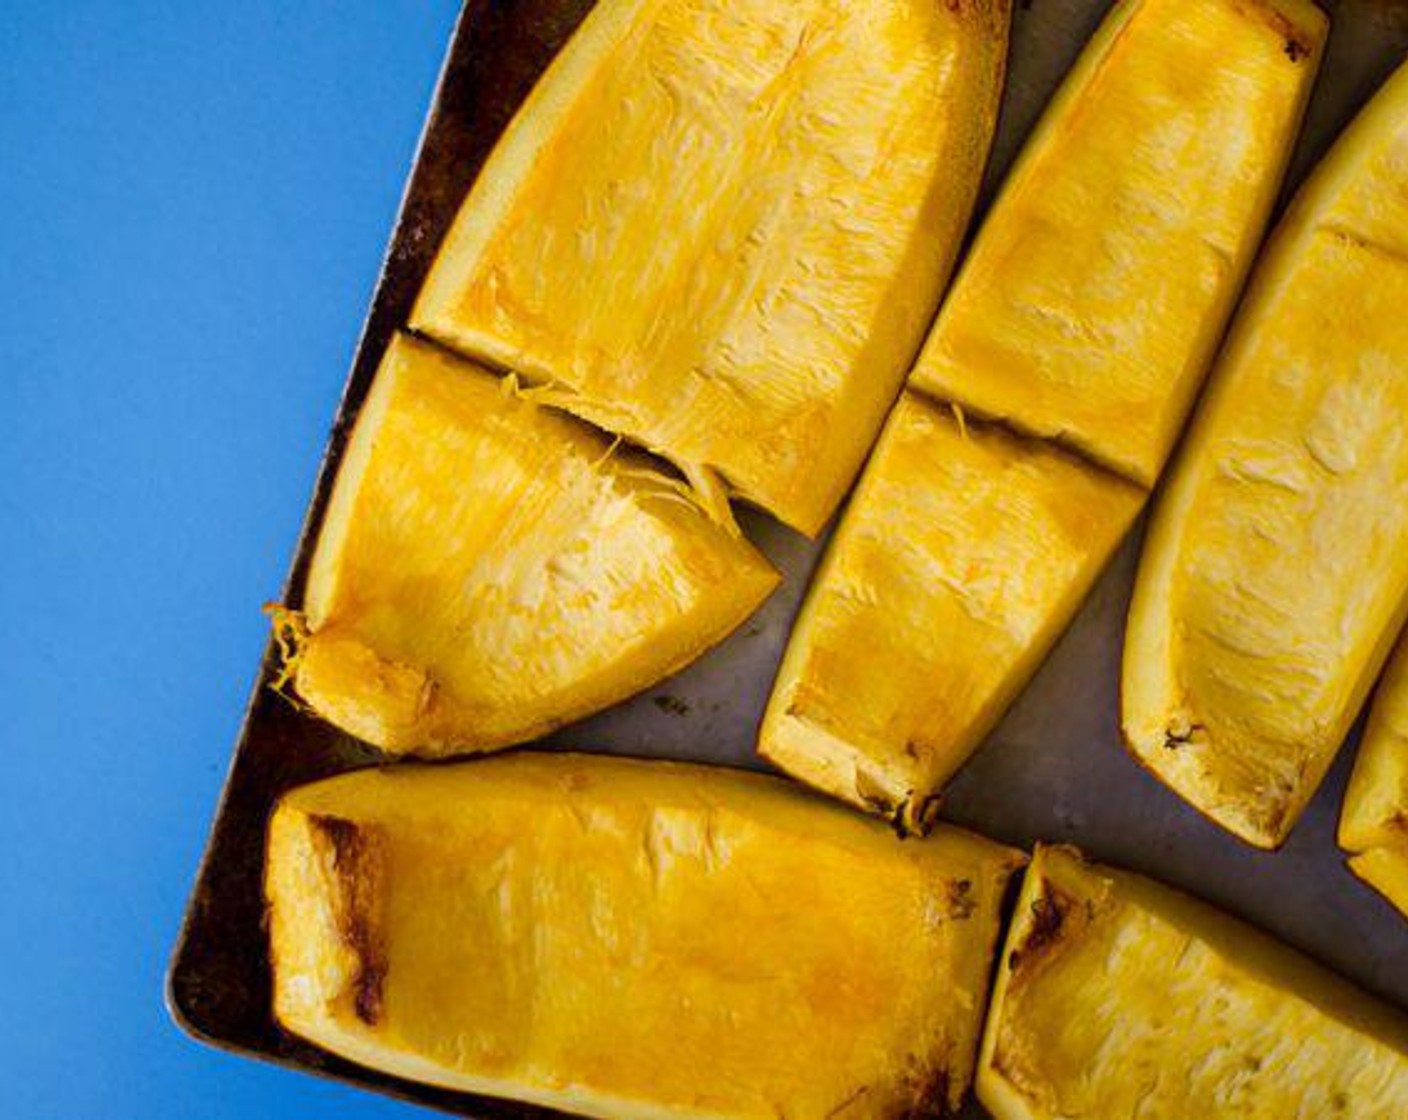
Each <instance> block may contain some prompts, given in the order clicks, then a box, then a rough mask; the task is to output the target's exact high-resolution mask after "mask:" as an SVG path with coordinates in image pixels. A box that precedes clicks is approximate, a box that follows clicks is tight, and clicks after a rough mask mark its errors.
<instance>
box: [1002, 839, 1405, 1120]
mask: <svg viewBox="0 0 1408 1120" xmlns="http://www.w3.org/2000/svg"><path fill="white" fill-rule="evenodd" d="M977 1087H978V1097H979V1099H980V1100H981V1101H982V1102H983V1104H984V1105H986V1106H987V1108H988V1110H989V1111H990V1112H991V1113H992V1115H993V1116H994V1117H995V1118H996V1120H1072V1118H1075V1117H1091V1118H1094V1117H1100V1118H1102V1120H1136V1118H1139V1117H1169V1118H1174V1117H1178V1118H1184V1117H1187V1118H1193V1117H1199V1118H1202V1117H1222V1116H1226V1117H1232V1116H1235V1117H1238V1118H1239V1120H1290V1118H1292V1117H1302V1118H1305V1120H1310V1118H1312V1117H1314V1118H1316V1120H1320V1118H1325V1120H1329V1118H1343V1120H1370V1118H1373V1120H1390V1118H1391V1117H1400V1116H1408V1019H1405V1018H1404V1017H1403V1016H1402V1014H1401V1013H1398V1012H1396V1011H1394V1010H1392V1009H1390V1008H1388V1007H1387V1006H1385V1005H1382V1004H1380V1003H1378V1002H1376V1001H1375V1000H1373V999H1371V998H1370V997H1368V996H1366V995H1364V994H1363V993H1361V992H1359V991H1358V990H1357V989H1355V988H1353V987H1351V986H1350V985H1349V984H1347V983H1346V982H1345V981H1343V980H1341V979H1340V978H1339V977H1337V976H1335V975H1333V974H1332V973H1330V972H1328V971H1326V970H1324V969H1322V968H1320V967H1319V966H1318V965H1316V964H1314V963H1312V962H1311V961H1309V960H1307V959H1306V958H1305V957H1302V956H1300V955H1299V954H1298V953H1295V952H1293V951H1291V950H1290V949H1288V948H1287V947H1285V946H1284V945H1281V944H1280V943H1278V942H1276V941H1274V940H1273V939H1272V938H1270V937H1267V936H1266V935H1265V934H1263V933H1260V932H1259V931H1256V930H1253V929H1252V928H1250V927H1249V926H1246V925H1243V924H1242V923H1241V922H1238V921H1236V920H1234V919H1232V918H1230V917H1228V916H1226V915H1224V914H1221V913H1219V912H1217V911H1216V910H1214V909H1212V908H1211V907H1209V906H1206V905H1205V904H1203V903H1201V902H1198V901H1196V900H1194V899H1192V898H1189V897H1188V896H1186V895H1184V894H1181V893H1179V892H1178V891H1175V890H1172V889H1170V888H1168V887H1165V886H1162V885H1160V884H1158V883H1155V882H1152V881H1151V880H1148V879H1144V878H1141V877H1140V876H1137V875H1132V874H1129V873H1128V872H1124V871H1117V870H1115V869H1113V868H1109V867H1102V866H1098V865H1095V864H1090V863H1086V862H1085V861H1084V860H1083V859H1082V858H1081V857H1080V855H1079V853H1077V852H1074V851H1072V850H1071V849H1063V848H1051V847H1039V848H1038V849H1037V852H1036V856H1035V858H1034V859H1033V860H1032V863H1031V866H1030V868H1029V869H1028V871H1027V873H1026V878H1025V880H1024V882H1023V884H1022V892H1021V895H1020V897H1019V898H1018V901H1017V913H1016V917H1015V919H1014V920H1013V922H1012V924H1011V926H1010V928H1009V930H1008V934H1007V944H1006V946H1005V948H1004V950H1003V955H1002V959H1001V963H1000V964H999V965H998V979H997V985H996V989H995V991H994V994H993V999H992V1005H991V1007H990V1009H989V1011H988V1017H987V1026H986V1028H985V1030H984V1036H983V1046H982V1056H981V1059H980V1061H979V1067H978V1077H977Z"/></svg>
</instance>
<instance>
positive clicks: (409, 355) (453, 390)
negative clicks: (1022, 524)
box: [276, 336, 778, 755]
mask: <svg viewBox="0 0 1408 1120" xmlns="http://www.w3.org/2000/svg"><path fill="white" fill-rule="evenodd" d="M777 580H778V576H777V573H776V572H775V571H774V570H773V569H772V568H771V566H770V565H769V564H768V563H767V561H766V560H765V559H764V558H763V557H762V555H761V554H759V553H758V552H756V551H755V550H754V549H753V548H752V547H751V546H750V545H749V544H748V543H747V542H746V541H744V540H742V539H740V538H739V537H738V536H737V535H736V533H733V532H730V531H729V529H728V528H726V527H725V526H722V525H718V524H716V523H714V522H713V521H711V520H710V519H709V518H708V517H706V516H705V514H704V513H702V512H701V511H700V510H699V508H698V507H697V506H696V505H695V504H694V501H693V500H692V497H691V495H690V492H689V490H688V488H687V487H684V486H683V485H682V484H681V483H679V482H677V481H672V480H670V479H668V478H666V477H664V476H662V475H660V474H659V473H658V472H656V471H652V470H650V469H648V467H646V466H645V464H644V463H642V462H637V461H635V460H634V459H632V457H631V456H629V455H622V454H618V453H615V452H613V448H612V446H611V444H610V442H609V441H608V440H607V439H606V438H605V437H604V436H602V435H601V434H600V433H597V432H595V431H593V430H591V429H590V428H588V427H587V426H586V425H584V424H582V423H581V422H579V421H577V420H574V419H573V418H571V417H568V416H563V415H560V414H557V413H554V412H553V411H551V410H550V409H546V408H543V407H541V406H539V405H537V404H535V403H533V402H532V401H531V400H527V399H524V397H523V396H522V395H521V394H519V393H518V392H517V391H516V390H515V387H514V384H513V382H512V381H506V380H502V379H500V378H497V377H495V376H494V375H492V374H490V373H489V372H487V371H485V370H484V369H482V368H480V367H478V366H475V365H473V364H471V363H469V362H465V361H462V360H460V359H458V358H455V357H453V356H451V355H449V354H447V353H445V352H443V351H441V350H440V349H439V348H438V347H435V346H432V345H430V344H428V343H424V342H418V341H416V340H414V339H411V338H409V337H405V336H398V337H397V338H396V339H395V340H394V341H393V342H392V343H391V346H390V348H389V349H388V350H387V353H386V356H385V358H384V359H383V361H382V363H381V366H380V368H379V369H378V371H377V375H376V380H375V382H374V384H373V386H372V389H371V393H370V395H369V396H368V398H367V401H366V403H365V404H364V405H363V407H362V411H361V414H360V415H359V417H358V419H357V424H356V428H355V430H354V432H353V434H352V438H351V441H350V443H349V444H348V447H347V451H346V455H345V457H344V459H343V462H342V466H341V468H340V470H339V472H338V477H337V482H336V485H335V488H334V490H333V495H332V499H331V502H330V504H329V506H328V510H327V514H326V517H325V519H324V523H323V528H322V532H321V534H320V536H319V538H318V545H317V550H316V552H315V554H314V557H313V562H312V566H311V569H310V572H309V576H308V584H307V589H306V593H305V596H304V601H303V610H302V612H301V613H298V614H294V613H291V612H286V611H281V612H277V615H276V617H277V620H278V625H279V627H280V632H281V634H282V635H283V636H284V637H285V639H291V641H289V642H288V645H289V650H288V652H289V664H288V672H289V673H290V674H291V676H292V680H293V684H294V687H295V688H296V690H297V692H298V695H299V696H300V697H302V699H303V700H304V701H306V702H307V703H308V704H309V705H310V706H311V707H312V708H313V709H314V710H315V711H316V712H317V713H318V714H319V715H321V716H323V717H324V718H325V719H327V720H329V721H330V722H332V723H334V724H337V725H338V726H339V727H341V728H343V729H344V730H346V731H349V732H351V733H352V734H354V735H357V736H359V737H361V738H363V739H365V740H366V741H367V742H369V743H372V744H374V745H375V746H378V747H380V748H382V749H383V750H386V751H388V752H392V753H397V754H401V753H408V752H409V753H415V754H421V755H445V754H455V753H461V752H466V751H479V750H487V749H490V748H494V747H500V746H504V745H506V744H509V743H514V742H522V741H524V740H527V739H530V738H532V737H534V736H535V735H538V734H540V733H542V732H544V731H546V730H548V729H550V728H552V727H555V726H558V725H560V724H562V723H565V722H568V721H570V720H572V719H575V718H578V717H580V716H583V715H586V714H587V713H589V712H592V711H595V710H596V709H599V708H603V707H606V706H607V705H608V704H611V703H613V702H615V701H617V700H620V699H623V698H625V697H626V696H629V695H630V694H632V693H634V692H637V691H639V690H640V689H643V688H646V687H648V686H649V685H651V684H653V683H654V682H655V681H657V680H659V679H661V678H663V677H665V676H667V675H668V674H670V673H671V672H674V671H675V670H677V669H679V668H681V667H683V666H684V665H685V664H686V663H688V662H689V661H690V660H692V659H693V658H694V657H696V656H697V655H698V654H700V653H702V652H703V651H704V650H706V649H708V648H709V647H710V646H711V645H713V644H714V643H716V642H718V641H720V640H722V639H723V638H724V637H726V636H727V635H728V634H729V632H730V631H732V630H733V629H734V628H735V627H736V626H738V625H739V624H740V623H741V622H742V621H743V620H744V619H745V618H747V617H748V615H749V614H751V613H752V612H753V610H754V609H755V608H756V607H757V606H758V605H759V603H761V602H762V600H763V599H764V598H765V597H766V596H767V595H768V593H769V592H770V591H771V590H772V589H773V587H774V586H775V585H776V583H777Z"/></svg>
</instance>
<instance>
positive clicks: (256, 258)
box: [0, 0, 457, 1120]
mask: <svg viewBox="0 0 1408 1120" xmlns="http://www.w3.org/2000/svg"><path fill="white" fill-rule="evenodd" d="M456 10H457V4H456V3H454V2H452V0H434V2H431V0H400V2H389V0H377V2H376V3H367V4H360V3H359V4H333V3H328V2H323V3H300V4H289V3H259V2H244V3H240V4H230V3H219V4H217V3H203V2H195V0H185V2H180V3H177V2H171V3H153V2H146V0H121V2H119V0H111V2H109V3H106V4H99V3H84V2H80V0H64V2H63V3H50V2H44V0H34V2H30V3H16V2H15V0H3V2H0V359H3V361H0V421H3V428H0V775H2V776H0V783H3V788H4V792H5V796H4V801H3V805H4V808H3V810H2V811H0V907H2V908H3V910H0V962H3V964H2V965H0V967H3V969H4V979H3V982H2V983H0V1114H3V1115H4V1116H5V1117H7V1118H9V1117H50V1116H52V1117H64V1118H66V1120H67V1118H76V1117H85V1118H86V1117H167V1116H172V1117H183V1116H193V1117H257V1116H274V1115H278V1116H296V1117H319V1116H337V1117H339V1118H355V1117H360V1116H377V1117H390V1116H402V1115H404V1116H410V1115H424V1113H420V1112H417V1111H415V1110H412V1109H410V1108H407V1107H404V1106H401V1105H397V1104H393V1103H391V1102H388V1101H384V1100H381V1099H380V1098H376V1097H372V1096H369V1095H366V1094H363V1093H359V1092H355V1091H353V1090H350V1089H344V1088H341V1087H338V1086H333V1085H328V1084H324V1083H321V1082H318V1081H315V1080H313V1079H311V1078H308V1077H303V1076H300V1075H297V1074H293V1073H285V1072H283V1071H279V1070H276V1069H273V1068H271V1067H267V1066H263V1065H259V1064H256V1063H253V1062H249V1061H245V1060H242V1059H237V1058H232V1057H227V1056H225V1055H222V1054H219V1053H217V1052H215V1051H212V1050H208V1049H205V1048H204V1047H201V1046H198V1045H196V1044H195V1043H193V1042H191V1041H189V1040H187V1039H186V1038H184V1037H183V1036H182V1035H181V1034H180V1033H179V1032H178V1031H177V1029H176V1028H175V1027H174V1026H173V1025H172V1024H171V1022H170V1021H169V1020H168V1018H167V1016H166V1012H165V1010H164V1009H163V1006H162V978H163V972H164V970H165V967H166V961H167V956H168V954H169V952H170V950H171V946H172V943H173V940H174V938H175V935H176V931H177V927H178V925H179V922H180V916H181V910H182V907H183V904H184V902H185V896H186V892H187V890H188V888H189V887H190V884H191V881H192V878H193V875H194V872H195V868H196V863H197V861H198V859H199V856H200V851H201V848H202V846H203V844H204V841H205V834H206V828H207V826H208V823H209V820H210V817H211V813H212V810H213V808H214V805H215V799H216V797H217V795H218V793H219V789H220V784H221V781H222V778H223V775H224V768H225V765H226V761H227V759H228V756H229V752H230V749H231V746H232V744H233V741H234V736H235V731H236V728H237V725H238V723H239V718H240V712H241V708H242V706H243V703H244V700H245V695H246V692H247V690H248V688H249V684H250V681H251V679H252V677H253V673H254V670H255V666H256V662H257V660H258V657H259V653H260V650H261V648H262V645H263V642H264V638H265V633H266V630H265V623H264V620H263V619H262V618H261V616H260V613H259V606H260V604H261V603H262V602H263V601H265V600H266V599H269V598H272V597H274V596H276V595H277V594H278V591H279V586H280V582H281V580H282V578H283V575H284V571H285V567H286V565H287V563H288V558H289V556H290V554H291V550H292V547H293V544H294V540H295V538H296V536H297V531H298V525H299V521H300V518H301V516H302V513H303V508H304V506H305V504H306V502H307V499H308V495H309V493H310V491H311V488H312V484H313V478H314V473H315V469H316V466H317V462H318V456H319V453H320V451H321V449H322V445H323V441H324V439H325V436H326V433H327V428H328V425H329V423H330V421H331V419H332V416H333V412H334V409H335V406H336V402H337V397H338V393H339V390H340V387H341V384H342V380H343V377H344V374H345V372H346V367H347V364H348V361H349V358H350V356H351V354H352V351H353V347H354V345H355V342H356V338H357V333H358V330H359V328H360V325H361V320H362V316H363V313H364V311H365V308H366V305H367V301H368V299H369V296H370V293H371V289H372V286H373V283H374V281H375V279H376V275H377V271H378V268H379V264H380V258H381V253H382V250H383V247H384V245H385V241H386V238H387V236H388V234H389V231H390V228H391V223H392V219H393V217H394V214H395V210H396V205H397V201H398V199H399V195H400V190H401V185H402V182H403V180H404V178H405V174H406V171H407V168H408V166H409V162H410V159H411V156H412V152H413V149H414V146H415V140H416V136H417V134H418V132H419V128H420V122H421V117H422V114H423V113H424V111H425V107H426V105H427V103H428V101H429V97H430V92H431V88H432V85H433V82H434V78H435V74H436V71H437V69H438V66H439V61H440V56H441V53H442V50H443V48H444V46H445V43H446V40H447V38H448V35H449V31H450V28H451V25H452V24H453V22H454V17H455V14H456Z"/></svg>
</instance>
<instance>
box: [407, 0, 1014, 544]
mask: <svg viewBox="0 0 1408 1120" xmlns="http://www.w3.org/2000/svg"><path fill="white" fill-rule="evenodd" d="M1010 7H1011V4H1010V0H964V2H963V3H936V2H935V0H848V2H844V3H843V2H840V0H794V2H791V3H786V4H779V3H776V2H774V0H601V2H600V3H599V4H597V5H596V7H595V8H594V9H593V11H592V13H591V14H590V15H589V16H588V17H587V20H586V21H585V22H584V23H583V25H582V27H581V28H580V29H579V30H578V32H577V33H576V35H575V36H574V37H573V38H572V40H571V41H570V42H569V43H568V45H567V47H566V48H565V49H564V50H563V51H562V53H561V54H560V55H559V57H558V58H557V59H556V60H555V62H554V63H553V65H552V67H551V68H550V69H549V71H548V72H547V74H546V76H545V77H544V78H543V80H542V81H541V82H540V83H539V85H538V86H537V88H536V89H535V90H534V91H533V93H532V94H531V96H530V97H529V98H528V100H527V102H526V103H525V104H524V106H523V108H522V109H521V110H520V112H519V113H518V115H517V117H516V118H515V119H514V121H513V122H512V124H511V125H510V127H509V129H508V131H507V132H506V133H505V135H504V137H503V139H502V140H501V142H500V143H499V146H498V147H497V149H496V150H495V151H494V153H493V154H492V156H491V157H490V159H489V161H488V163H487V164H486V165H485V167H484V169H483V171H482V173H481V174H480V176H479V179H478V181H477V182H476V183H475V185H474V187H473V189H472V190H471V191H470V194H469V196H468V199H467V200H466V201H465V203H464V206H463V208H462V209H461V211H460V213H459V216H458V217H457V219H456V220H455V223H454V226H453V228H452V230H451V231H450V234H449V236H448V238H447V239H446V241H445V243H444V245H443V247H442V248H441V250H440V255H439V257H438V259H437V261H436V263H435V266H434V268H433V270H432V272H431V274H430V276H429V279H428V280H427V282H426V286H425V289H424V291H423V292H422V293H421V296H420V299H419V301H418V303H417V304H416V307H415V311H414V314H413V325H414V326H415V327H417V328H418V329H419V330H421V331H423V332H425V333H426V334H429V335H431V336H433V337H434V338H436V339H438V340H440V341H442V342H444V343H445V344H447V345H449V346H451V347H453V348H455V349H457V350H460V351H462V352H464V353H466V354H468V355H471V356H473V357H475V358H480V359H485V360H489V361H491V362H494V363H497V364H499V365H502V366H505V367H507V368H510V369H513V370H516V371H518V372H519V373H520V374H522V375H523V376H525V377H526V378H528V379H529V380H531V381H534V382H540V383H548V384H550V385H551V386H552V387H553V388H554V390H555V391H556V392H557V394H558V395H557V398H556V399H557V403H558V404H560V405H561V406H562V407H563V408H566V409H568V410H570V411H572V412H575V413H577V414H579V415H581V416H583V417H586V418H587V419H589V420H592V421H593V422H595V423H597V424H599V425H600V426H601V427H603V428H605V429H607V430H609V431H613V432H618V433H621V434H623V435H625V436H627V437H628V438H630V439H631V440H633V441H635V442H637V443H640V444H643V445H645V446H647V447H649V448H650V449H651V450H654V451H656V452H658V453H660V454H661V455H663V456H665V457H666V458H668V459H670V460H672V461H673V462H674V463H676V464H677V465H678V466H679V467H680V468H681V470H683V471H684V473H685V474H686V475H688V476H689V477H691V478H693V479H695V480H696V482H697V483H698V484H699V485H700V487H701V489H709V488H710V487H711V486H712V487H713V488H714V489H721V487H720V486H719V483H720V480H722V482H723V483H726V484H727V487H728V488H729V489H730V490H731V491H732V492H733V493H735V494H737V495H738V496H740V497H742V498H744V499H746V500H748V501H750V502H752V503H755V504H757V505H759V506H761V507H762V508H764V509H766V510H768V511H770V512H771V513H773V514H774V515H775V516H777V517H778V518H780V519H781V520H782V521H784V522H786V523H787V524H789V525H791V526H793V527H794V528H797V529H799V530H801V531H802V532H805V533H808V534H814V533H816V532H817V531H818V530H819V529H820V528H821V526H822V525H823V524H824V523H825V522H826V520H827V519H828V518H829V517H830V515H831V513H832V512H833V510H834V509H835V507H836V505H837V503H838V502H839V501H840V499H841V497H842V495H843V494H844V493H845V491H846V490H847V488H848V487H849V486H850V483H851V481H852V479H853V478H854V476H855V473H856V471H857V470H858V469H859V467H860V464H861V460H862V459H863V458H864V455H865V452H866V450H867V449H868V448H869V446H870V444H871V443H872V442H873V440H874V438H875V434H876V432H877V431H878V429H879V427H880V424H881V422H882V420H883V419H884V416H885V412H886V410H887V409H888V408H889V407H890V404H891V403H892V402H893V400H894V397H895V394H896V393H897V391H898V389H899V386H900V382H901V381H902V380H903V378H904V374H905V372H906V370H907V369H908V367H909V364H910V363H911V362H912V361H913V358H914V355H915V353H916V351H917V350H918V348H919V344H920V342H921V341H922V339H923V333H924V331H925V330H926V329H927V327H928V324H929V320H930V319H931V318H932V316H933V313H934V310H935V307H936V306H937V303H938V299H939V295H940V291H941V289H942V287H943V285H944V284H945V283H946V281H947V278H948V274H949V271H950V269H951V267H952V263H953V259H954V255H955V252H956V250H957V247H958V244H959V240H960V238H961V237H962V235H963V232H964V228H965V226H966V225H967V222H968V218H969V214H970V210H971V207H972V204H973V200H974V197H975V195H976V191H977V187H978V183H979V180H980V178H981V175H982V171H983V166H984V164H985V162H986V159H987V152H988V147H989V142H990V140H991V137H992V132H993V126H994V124H995V122H996V118H997V110H998V103H999V100H1000V94H1001V87H1002V79H1003V72H1004V67H1005V62H1006V49H1007V36H1008V23H1009V18H1010Z"/></svg>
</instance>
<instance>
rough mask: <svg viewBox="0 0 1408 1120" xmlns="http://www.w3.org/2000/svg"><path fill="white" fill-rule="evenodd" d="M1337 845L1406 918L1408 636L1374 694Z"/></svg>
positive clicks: (1350, 782) (1361, 874)
mask: <svg viewBox="0 0 1408 1120" xmlns="http://www.w3.org/2000/svg"><path fill="white" fill-rule="evenodd" d="M1339 842H1340V847H1342V848H1344V849H1345V850H1347V851H1349V852H1351V853H1353V855H1352V856H1351V857H1350V860H1349V866H1350V869H1351V870H1352V871H1353V872H1354V873H1355V874H1356V875H1358V876H1359V877H1360V878H1361V879H1363V880H1364V881H1365V882H1367V883H1369V884H1370V885H1372V886H1373V887H1375V888H1376V889H1377V890H1378V891H1379V892H1380V893H1382V894H1383V895H1384V897H1386V898H1387V899H1388V900H1389V901H1390V902H1392V903H1393V904H1394V905H1395V906H1397V907H1398V909H1400V910H1401V911H1403V913H1404V915H1405V916H1408V635H1405V636H1404V637H1403V638H1402V639H1401V640H1400V641H1399V645H1398V649H1397V651H1396V652H1395V653H1394V656H1393V659H1392V660H1391V661H1390V662H1389V667H1388V670H1387V671H1386V672H1385V673H1384V676H1383V679H1382V680H1381V681H1380V682H1379V686H1378V689H1377V691H1376V692H1375V695H1374V706H1373V707H1372V708H1371V709H1370V712H1369V722H1368V724H1367V726H1366V727H1365V729H1364V742H1363V743H1362V744H1361V745H1360V747H1359V756H1358V758H1356V759H1355V760H1354V773H1353V774H1352V775H1351V776H1350V779H1349V788H1348V789H1347V790H1346V791H1345V795H1344V809H1343V811H1342V814H1341V816H1340V830H1339Z"/></svg>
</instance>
